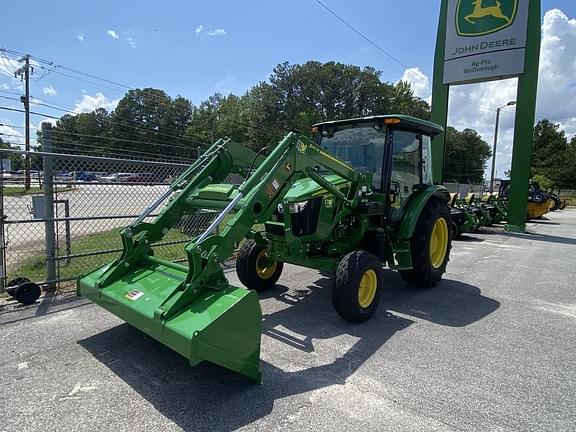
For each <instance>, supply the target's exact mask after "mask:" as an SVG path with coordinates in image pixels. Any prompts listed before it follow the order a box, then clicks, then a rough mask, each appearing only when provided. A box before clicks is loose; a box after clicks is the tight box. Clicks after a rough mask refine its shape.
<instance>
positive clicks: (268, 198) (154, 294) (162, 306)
mask: <svg viewBox="0 0 576 432" xmlns="http://www.w3.org/2000/svg"><path fill="white" fill-rule="evenodd" d="M388 118H394V119H395V120H398V121H394V124H393V125H390V126H387V125H386V124H385V120H386V119H388ZM366 122H374V123H375V126H377V128H375V130H376V132H374V133H377V134H379V133H382V135H381V136H382V138H383V139H382V143H383V145H385V146H388V147H387V150H386V151H384V152H383V154H384V155H386V157H387V158H388V159H383V160H380V161H379V163H381V167H382V172H381V177H382V179H383V181H384V182H385V184H386V186H385V189H384V190H390V182H391V173H392V171H393V170H394V167H395V165H394V161H393V158H392V155H393V152H392V151H391V150H392V148H393V146H394V141H393V137H394V133H393V129H394V128H395V127H400V128H402V130H411V131H413V132H414V133H415V134H416V133H418V134H429V135H431V136H434V135H436V134H438V133H440V132H441V131H442V128H441V127H439V126H437V125H435V124H432V123H430V122H426V121H423V120H419V119H416V118H412V117H408V116H380V117H370V118H368V119H353V120H350V121H348V123H346V121H339V122H337V124H336V123H333V122H332V123H326V124H321V125H318V127H319V128H320V130H322V128H329V129H331V130H333V129H334V128H335V127H337V126H338V125H347V126H350V127H351V128H352V129H353V128H356V127H357V128H360V127H364V128H365V127H366V126H367V125H366V124H365V123H366ZM368 127H372V126H368ZM347 130H348V129H347ZM320 136H321V134H320ZM420 141H421V140H420ZM370 148H371V147H366V149H364V150H365V151H368V149H370ZM352 150H357V151H358V153H361V151H360V150H362V149H352ZM420 153H421V151H420V152H419V153H417V154H420ZM381 157H382V156H379V158H381ZM256 158H257V156H256V154H255V153H254V152H252V151H251V150H249V149H246V148H244V147H242V146H240V145H239V144H236V143H234V142H232V141H230V140H228V141H225V140H220V141H218V142H217V143H216V144H214V145H213V146H212V147H211V148H210V149H209V150H208V151H207V152H206V153H205V154H204V155H203V157H202V159H201V160H200V161H199V162H196V163H195V164H193V165H192V166H191V167H190V168H189V169H188V170H186V172H185V173H184V174H183V175H182V176H180V178H179V179H178V180H176V182H175V183H174V184H172V185H171V186H170V187H171V190H172V191H173V192H174V195H173V197H172V199H171V200H168V202H167V204H166V206H165V207H163V209H162V211H161V212H160V214H159V215H158V216H157V217H156V218H155V219H154V220H153V221H152V222H146V223H144V222H140V223H134V224H133V225H131V226H129V227H127V228H125V229H123V230H122V231H121V233H120V237H121V240H122V245H123V252H122V255H121V256H120V258H119V259H117V260H116V261H114V262H112V263H110V264H107V265H105V266H104V267H101V268H100V269H97V270H95V271H93V272H91V273H89V274H87V275H85V276H83V277H81V278H80V279H79V281H78V285H77V289H78V293H79V294H80V295H82V296H84V297H87V298H89V299H91V300H92V301H94V302H95V303H97V304H99V305H100V306H102V307H103V308H105V309H107V310H108V311H110V312H112V313H113V314H115V315H116V316H118V317H120V318H122V319H123V320H125V321H127V322H128V323H130V324H132V325H133V326H135V327H136V328H138V329H140V330H141V331H143V332H145V333H146V334H148V335H150V336H151V337H153V338H155V339H156V340H158V341H160V342H161V343H163V344H165V345H167V346H168V347H170V348H171V349H173V350H174V351H176V352H178V353H179V354H181V355H182V356H184V357H186V358H187V359H188V360H189V361H190V364H192V365H195V364H198V363H200V362H201V361H209V362H212V363H215V364H218V365H221V366H223V367H226V368H229V369H231V370H234V371H236V372H239V373H241V374H244V375H246V376H248V377H250V378H252V379H254V380H256V381H260V371H259V353H260V332H261V318H262V314H261V310H260V306H259V303H258V298H257V296H256V293H255V292H254V291H249V290H247V289H245V288H238V287H234V286H231V285H230V284H229V283H228V280H227V279H226V277H225V275H224V272H223V270H222V268H221V266H220V263H222V262H223V261H224V260H225V259H227V258H228V257H230V256H231V255H232V254H233V253H234V248H235V245H237V244H239V243H240V242H242V241H243V240H244V239H245V238H247V237H250V238H254V239H255V240H256V242H257V244H259V245H261V246H262V247H266V248H267V249H268V250H269V251H270V253H271V258H272V259H273V260H277V261H284V262H290V263H294V264H298V265H301V266H305V267H309V268H314V269H319V270H325V271H334V270H335V269H336V267H337V265H338V263H339V262H340V260H341V259H342V257H343V256H344V255H345V254H347V253H349V252H352V251H357V250H359V249H364V248H365V247H366V244H367V239H368V238H371V237H372V236H374V235H375V234H376V233H378V234H380V236H381V237H379V238H382V244H381V245H377V246H378V247H380V249H384V253H383V254H381V255H382V259H383V261H384V264H386V263H387V264H388V265H389V266H390V267H391V268H398V269H410V268H411V265H412V264H411V257H410V241H409V240H410V237H411V235H412V233H413V231H414V227H415V225H416V222H417V221H418V218H419V217H420V213H421V211H422V209H423V208H424V206H425V205H426V203H427V202H428V201H429V200H430V199H432V198H433V197H439V198H441V199H443V200H444V201H448V198H447V196H448V193H447V191H446V190H445V189H444V188H443V187H441V186H433V185H421V184H419V183H418V184H415V185H412V186H413V192H412V195H410V196H408V197H407V200H406V201H405V202H404V204H403V206H402V207H401V208H400V209H393V208H392V207H391V206H390V204H389V199H390V196H389V195H388V194H383V193H378V192H377V191H374V192H373V191H371V190H370V188H371V185H372V179H373V176H374V173H365V172H360V171H361V170H363V168H364V167H358V166H357V167H354V166H353V165H352V163H347V162H344V161H342V160H340V159H338V158H337V157H335V156H334V155H332V154H330V153H328V152H327V151H326V150H325V149H323V148H322V143H321V142H318V143H315V142H313V141H312V140H310V139H308V138H306V137H304V136H302V135H299V134H296V133H289V134H288V135H286V137H285V138H284V139H283V140H282V141H281V142H280V143H279V144H278V145H277V146H276V148H275V149H274V150H273V151H272V153H271V154H270V155H269V156H268V157H266V158H264V159H261V160H258V161H257V163H255V164H254V160H255V159H256ZM396 163H398V162H396ZM253 166H255V167H256V169H255V171H254V172H248V170H249V168H250V167H253ZM391 166H392V170H390V169H389V167H391ZM415 166H420V167H422V164H415ZM422 169H425V168H421V170H422ZM231 173H240V175H241V176H243V177H244V179H245V181H244V183H242V184H241V185H240V186H235V185H227V184H223V183H222V182H223V181H224V179H225V178H226V177H227V176H228V175H229V174H231ZM419 175H420V177H421V178H422V176H423V173H420V174H419ZM415 181H418V180H415ZM207 209H208V210H219V211H222V210H223V209H231V210H233V211H232V213H231V214H230V215H228V217H227V219H224V220H223V221H221V222H220V223H218V224H217V225H218V226H217V228H218V229H217V230H216V229H215V230H213V231H211V233H209V234H207V235H205V236H204V235H199V236H198V237H196V238H194V239H193V240H192V241H191V242H190V243H188V244H187V245H186V246H185V248H184V253H185V255H186V257H187V259H188V263H187V265H181V264H176V263H173V262H170V261H168V260H165V259H162V258H158V257H155V256H154V255H153V252H152V248H151V246H153V245H154V244H156V243H158V242H160V241H161V240H162V239H163V238H164V236H165V235H166V233H167V232H169V231H170V230H171V229H173V228H177V227H178V226H179V223H180V221H181V218H182V217H183V216H185V217H188V218H190V217H193V216H194V214H195V213H196V212H199V211H202V212H203V211H205V210H207ZM392 216H394V223H390V222H389V221H390V220H391V219H392ZM259 224H264V225H265V227H266V232H261V233H256V232H255V231H253V227H254V226H255V225H259ZM214 225H216V224H214ZM398 226H400V227H401V228H400V229H399V231H398ZM384 234H385V235H386V237H384ZM386 238H387V239H388V240H389V241H385V240H386ZM373 252H374V253H377V252H382V250H379V251H376V250H375V251H373ZM396 261H397V263H396Z"/></svg>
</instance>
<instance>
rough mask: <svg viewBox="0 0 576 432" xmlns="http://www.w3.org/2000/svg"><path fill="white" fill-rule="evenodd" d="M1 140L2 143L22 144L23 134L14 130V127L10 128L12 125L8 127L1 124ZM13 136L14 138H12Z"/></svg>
mask: <svg viewBox="0 0 576 432" xmlns="http://www.w3.org/2000/svg"><path fill="white" fill-rule="evenodd" d="M0 134H3V135H0V138H2V141H4V142H7V143H9V142H20V141H21V138H22V136H23V135H22V132H20V131H18V130H16V129H14V128H13V127H10V125H7V124H5V123H2V124H0ZM10 135H12V136H10Z"/></svg>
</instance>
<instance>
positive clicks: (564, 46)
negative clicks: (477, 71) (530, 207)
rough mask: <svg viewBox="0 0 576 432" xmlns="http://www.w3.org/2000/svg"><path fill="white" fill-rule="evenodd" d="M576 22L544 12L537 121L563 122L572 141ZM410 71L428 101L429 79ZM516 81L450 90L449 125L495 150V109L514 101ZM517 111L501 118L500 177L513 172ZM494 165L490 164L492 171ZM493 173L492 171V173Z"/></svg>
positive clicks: (410, 77)
mask: <svg viewBox="0 0 576 432" xmlns="http://www.w3.org/2000/svg"><path fill="white" fill-rule="evenodd" d="M575 59H576V19H570V18H568V16H567V15H566V14H565V13H564V12H562V11H561V10H558V9H553V10H550V11H548V12H546V14H545V16H544V21H543V24H542V48H541V53H540V79H539V85H538V102H537V106H536V121H538V120H541V119H542V118H548V119H550V120H551V121H553V122H556V123H560V125H561V128H562V129H564V130H565V131H566V135H567V136H568V137H569V138H570V137H571V136H573V135H576V60H575ZM412 70H413V69H408V70H406V72H405V73H404V75H403V77H402V79H403V80H405V81H408V82H409V83H410V84H411V85H412V88H413V90H414V93H415V94H416V95H417V96H420V97H422V98H424V99H426V97H427V96H430V85H429V84H428V87H427V84H426V83H427V80H426V79H424V78H422V77H420V76H419V75H418V74H416V75H414V73H413V72H411V71H412ZM517 85H518V80H517V79H509V80H504V81H492V82H487V83H481V84H471V85H462V86H453V87H452V88H451V91H450V108H449V114H448V123H449V124H450V125H451V126H454V127H455V128H457V129H464V128H472V129H475V130H476V131H478V133H479V134H480V135H482V138H483V139H484V140H485V141H486V142H488V144H490V146H492V143H493V140H494V126H495V122H496V108H497V107H503V106H505V105H506V104H507V103H508V102H510V101H515V100H516V88H517ZM514 112H515V111H514V107H513V106H511V107H507V108H505V109H503V111H502V113H501V116H500V131H499V134H498V149H497V152H496V170H497V172H498V175H499V176H503V173H504V171H506V170H508V169H510V163H511V158H512V146H513V139H514ZM490 165H491V161H488V166H490ZM488 174H489V172H488Z"/></svg>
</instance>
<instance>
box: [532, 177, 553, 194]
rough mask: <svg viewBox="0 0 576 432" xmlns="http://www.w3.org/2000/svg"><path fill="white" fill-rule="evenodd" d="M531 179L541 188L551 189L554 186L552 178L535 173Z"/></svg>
mask: <svg viewBox="0 0 576 432" xmlns="http://www.w3.org/2000/svg"><path fill="white" fill-rule="evenodd" d="M532 181H533V182H534V183H538V184H539V185H540V189H543V190H548V189H552V188H553V187H554V182H553V181H552V180H550V179H549V178H548V177H546V176H543V175H540V174H536V175H535V176H534V177H532Z"/></svg>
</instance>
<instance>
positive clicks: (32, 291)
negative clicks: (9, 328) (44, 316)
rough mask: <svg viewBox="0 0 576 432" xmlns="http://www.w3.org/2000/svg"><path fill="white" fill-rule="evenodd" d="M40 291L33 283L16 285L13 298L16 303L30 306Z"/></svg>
mask: <svg viewBox="0 0 576 432" xmlns="http://www.w3.org/2000/svg"><path fill="white" fill-rule="evenodd" d="M41 293H42V290H41V289H40V287H39V286H38V285H36V284H35V283H34V282H25V283H23V284H20V285H18V287H16V290H15V291H14V298H15V299H16V300H17V301H18V303H22V304H23V305H30V304H32V303H34V302H35V301H36V300H38V298H39V297H40V294H41Z"/></svg>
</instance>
